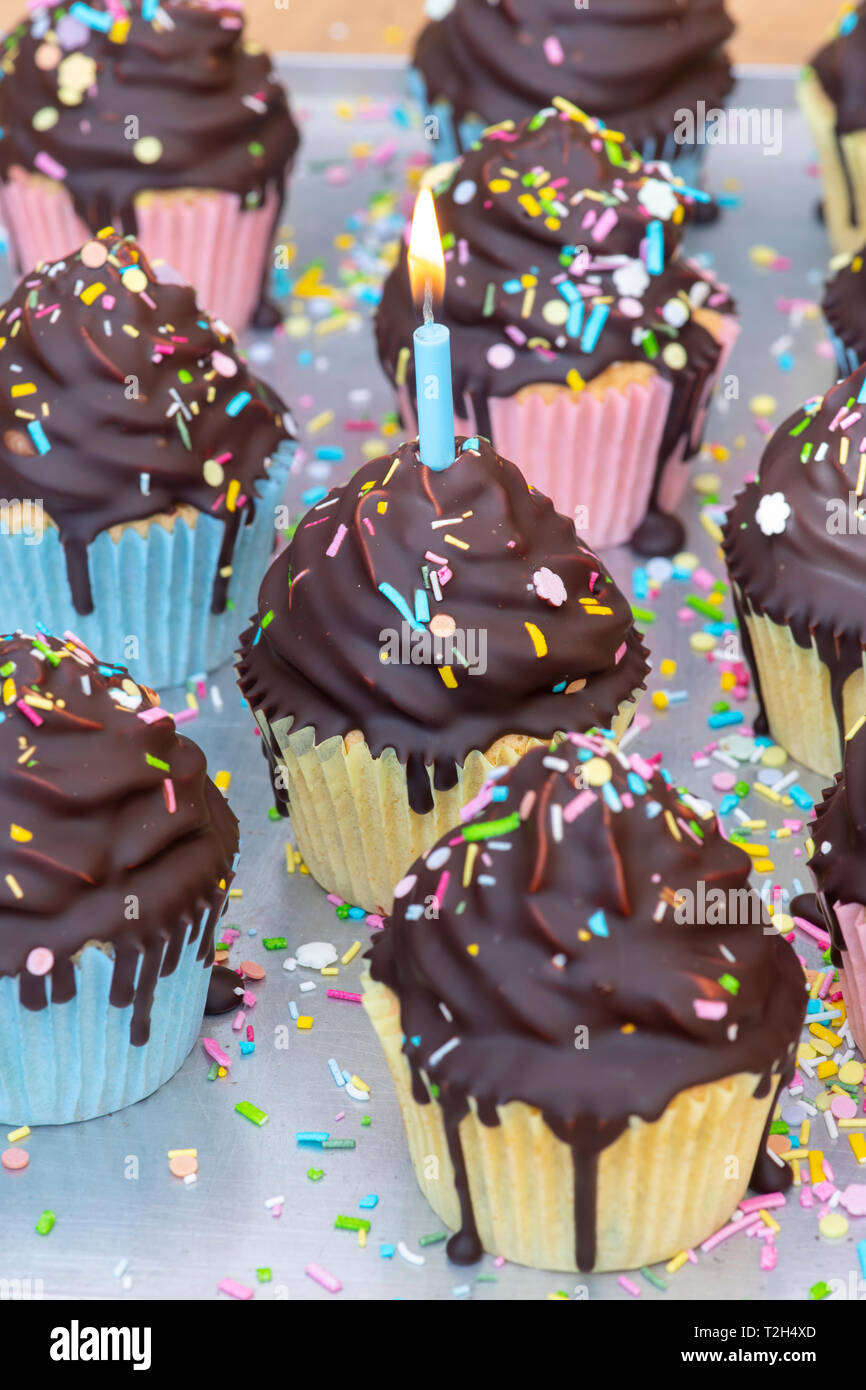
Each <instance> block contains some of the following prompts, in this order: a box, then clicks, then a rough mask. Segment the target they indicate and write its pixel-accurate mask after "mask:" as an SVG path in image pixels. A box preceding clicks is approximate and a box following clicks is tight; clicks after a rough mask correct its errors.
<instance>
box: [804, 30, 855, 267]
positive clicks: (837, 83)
mask: <svg viewBox="0 0 866 1390" xmlns="http://www.w3.org/2000/svg"><path fill="white" fill-rule="evenodd" d="M864 11H866V5H863V4H860V5H857V6H856V8H855V7H854V6H853V5H848V6H846V7H845V9H844V11H843V13H842V15H841V17H840V19H839V20H838V22H837V24H836V25H835V27H834V30H833V33H832V35H831V37H830V39H829V40H828V42H827V43H826V44H825V45H824V47H823V48H822V49H821V51H820V52H819V53H817V54H816V55H815V57H814V58H813V59H812V62H811V64H810V65H809V66H807V67H806V68H804V69H803V72H802V74H801V76H800V81H799V84H798V88H797V96H798V99H799V102H800V106H801V108H802V110H803V112H804V114H805V116H806V119H807V120H808V122H809V128H810V130H811V132H812V139H813V140H814V142H815V145H816V146H817V150H818V159H819V162H820V166H821V181H822V184H823V190H824V222H825V224H826V227H827V232H828V235H829V237H830V241H831V243H832V245H833V250H834V251H837V252H838V251H849V252H854V251H856V250H857V248H858V247H859V246H862V244H863V242H864V241H866V86H864V82H863V68H864V64H866V15H864Z"/></svg>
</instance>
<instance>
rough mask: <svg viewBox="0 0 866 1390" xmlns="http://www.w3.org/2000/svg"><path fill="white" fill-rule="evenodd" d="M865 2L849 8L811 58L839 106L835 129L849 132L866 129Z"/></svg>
mask: <svg viewBox="0 0 866 1390" xmlns="http://www.w3.org/2000/svg"><path fill="white" fill-rule="evenodd" d="M864 11H866V5H864V4H860V5H858V6H857V8H856V10H855V11H848V10H846V11H845V13H844V14H843V15H842V16H841V18H840V20H839V22H838V23H837V24H836V26H835V32H834V34H833V36H832V38H830V39H829V40H828V42H827V43H826V44H825V45H824V47H823V48H822V49H821V50H820V52H818V53H816V55H815V57H814V58H813V59H812V63H811V66H812V68H813V69H814V71H815V73H816V74H817V77H818V80H819V82H820V83H821V86H822V87H823V89H824V91H825V92H826V93H827V96H828V97H829V98H830V100H831V101H832V102H833V103H834V104H835V106H836V130H837V132H838V133H839V134H840V135H848V134H850V133H851V132H852V131H855V130H864V129H866V90H864V86H863V69H864V66H866V18H864Z"/></svg>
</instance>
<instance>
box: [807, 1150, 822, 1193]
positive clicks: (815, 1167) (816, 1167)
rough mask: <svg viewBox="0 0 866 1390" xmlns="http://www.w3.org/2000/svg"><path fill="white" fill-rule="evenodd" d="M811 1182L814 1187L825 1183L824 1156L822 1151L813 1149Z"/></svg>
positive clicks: (810, 1160) (810, 1171)
mask: <svg viewBox="0 0 866 1390" xmlns="http://www.w3.org/2000/svg"><path fill="white" fill-rule="evenodd" d="M809 1180H810V1181H811V1183H812V1186H813V1187H815V1186H817V1184H818V1183H819V1182H823V1181H824V1155H823V1153H822V1152H821V1150H820V1149H812V1150H811V1152H810V1153H809Z"/></svg>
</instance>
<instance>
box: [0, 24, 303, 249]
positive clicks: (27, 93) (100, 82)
mask: <svg viewBox="0 0 866 1390" xmlns="http://www.w3.org/2000/svg"><path fill="white" fill-rule="evenodd" d="M143 10H144V13H146V14H148V13H149V14H150V15H152V17H149V18H144V17H143V13H142V11H143ZM124 15H125V16H126V18H124V17H123V16H124ZM112 19H114V21H115V22H114V24H112ZM103 21H104V22H105V25H107V26H108V30H109V31H108V32H104V31H103V28H102V27H100V26H101V24H102V22H103ZM243 30H244V18H243V11H242V10H241V9H240V8H239V7H237V6H236V5H234V4H230V3H226V4H215V5H211V4H207V3H203V2H200V3H195V4H191V3H183V4H178V3H170V2H168V0H165V2H164V3H162V4H159V5H158V6H157V5H156V4H152V5H148V4H147V3H145V4H144V5H142V3H141V0H112V3H111V4H106V0H89V3H88V4H87V5H86V6H83V5H71V6H70V5H63V6H52V7H51V8H50V9H49V8H44V9H38V10H35V11H34V12H33V13H32V14H31V15H30V16H29V17H28V18H27V19H25V20H22V22H21V23H20V24H18V25H17V26H16V27H15V29H13V30H12V32H11V33H10V34H8V35H7V37H6V40H5V44H4V56H3V66H4V72H5V75H4V77H3V81H2V82H0V126H2V128H3V136H2V139H0V174H2V175H3V176H8V174H9V171H10V169H12V168H13V167H15V166H20V167H22V168H24V169H26V170H28V171H29V172H33V171H36V172H41V173H44V174H48V175H49V176H50V177H53V178H59V179H61V180H62V182H63V183H64V185H65V186H66V188H68V190H69V193H70V195H71V197H72V199H73V202H74V204H75V208H76V211H77V212H78V215H79V216H80V217H81V219H82V221H83V222H84V223H85V224H86V225H87V226H88V227H89V228H90V229H91V231H93V232H96V231H98V230H99V229H100V228H102V227H104V226H106V225H107V224H109V223H113V224H115V225H116V226H117V227H118V229H119V230H122V231H124V232H125V233H127V234H129V233H133V234H134V233H135V232H136V231H137V227H136V219H135V210H134V207H133V201H134V199H135V196H136V194H138V193H140V192H143V191H146V190H157V191H159V190H163V189H180V188H217V189H223V190H226V191H228V192H231V193H236V194H238V195H240V197H241V200H242V202H243V203H244V205H245V206H247V207H257V206H260V205H261V203H262V202H263V201H264V198H265V195H266V193H267V191H268V188H269V187H272V188H276V189H277V190H278V191H279V192H280V194H281V195H282V188H283V180H284V173H285V169H286V166H287V164H288V163H289V161H290V159H291V158H292V156H293V154H294V152H295V150H296V149H297V146H298V132H297V129H296V127H295V124H294V122H293V120H292V118H291V116H290V114H289V110H288V106H287V104H286V97H285V93H284V92H283V89H282V87H281V86H280V85H279V83H278V82H277V81H276V80H275V79H274V76H273V74H272V71H271V64H270V59H269V58H268V56H267V55H266V54H265V53H262V52H261V51H260V50H259V48H258V46H257V45H256V44H253V43H249V42H245V41H244V37H243ZM132 118H135V119H136V120H137V122H138V124H137V126H136V127H135V128H133V127H131V126H130V121H131V119H132ZM142 141H143V142H145V143H142ZM157 142H158V143H157ZM280 201H282V196H281V197H280Z"/></svg>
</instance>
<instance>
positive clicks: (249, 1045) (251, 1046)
mask: <svg viewBox="0 0 866 1390" xmlns="http://www.w3.org/2000/svg"><path fill="white" fill-rule="evenodd" d="M238 1046H239V1047H240V1050H241V1052H242V1053H243V1055H244V1056H245V1057H246V1056H248V1055H249V1053H250V1052H255V1050H256V1045H255V1043H254V1042H249V1040H247V1039H244V1041H243V1042H241V1043H239V1044H238Z"/></svg>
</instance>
